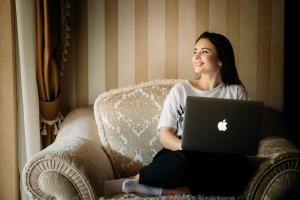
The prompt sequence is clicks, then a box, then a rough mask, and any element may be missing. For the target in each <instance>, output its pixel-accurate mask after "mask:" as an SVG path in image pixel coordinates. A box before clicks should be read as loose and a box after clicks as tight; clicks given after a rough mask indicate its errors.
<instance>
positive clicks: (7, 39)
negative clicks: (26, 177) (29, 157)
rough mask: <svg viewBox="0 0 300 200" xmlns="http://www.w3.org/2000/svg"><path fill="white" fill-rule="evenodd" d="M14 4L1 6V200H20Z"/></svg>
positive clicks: (5, 2) (3, 0)
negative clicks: (17, 152)
mask: <svg viewBox="0 0 300 200" xmlns="http://www.w3.org/2000/svg"><path fill="white" fill-rule="evenodd" d="M12 16H13V15H12V1H11V0H2V1H1V4H0V27H1V29H0V44H1V45H0V61H1V62H0V110H1V112H0V177H1V178H0V191H1V192H0V199H19V189H18V178H19V177H18V173H17V154H16V141H17V138H16V92H15V67H14V64H15V63H14V53H13V52H14V48H13V47H14V42H13V38H14V37H13V22H14V18H13V17H12Z"/></svg>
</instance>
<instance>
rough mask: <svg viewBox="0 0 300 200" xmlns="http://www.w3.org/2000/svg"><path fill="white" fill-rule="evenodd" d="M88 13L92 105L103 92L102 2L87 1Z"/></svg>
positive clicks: (89, 72) (103, 16)
mask: <svg viewBox="0 0 300 200" xmlns="http://www.w3.org/2000/svg"><path fill="white" fill-rule="evenodd" d="M88 11H89V12H88V84H89V85H88V87H89V89H88V92H89V96H88V99H89V104H92V103H94V100H95V99H96V97H97V96H98V95H99V94H100V93H102V92H104V91H105V15H104V13H105V10H104V0H89V1H88Z"/></svg>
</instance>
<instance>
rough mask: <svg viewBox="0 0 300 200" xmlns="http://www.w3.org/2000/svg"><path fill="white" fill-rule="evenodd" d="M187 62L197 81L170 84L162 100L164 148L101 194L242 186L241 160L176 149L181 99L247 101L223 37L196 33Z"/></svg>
mask: <svg viewBox="0 0 300 200" xmlns="http://www.w3.org/2000/svg"><path fill="white" fill-rule="evenodd" d="M192 62H193V65H194V70H195V72H196V73H198V74H200V78H199V79H197V80H192V81H189V80H184V81H181V82H179V83H177V84H175V85H174V86H173V87H172V88H171V90H170V92H169V94H168V96H167V98H166V99H165V101H164V105H163V109H162V113H161V116H160V120H159V123H158V127H157V130H158V131H159V135H160V142H161V144H162V145H163V147H164V148H163V149H162V150H161V151H159V152H158V153H157V154H156V156H155V157H154V159H153V161H152V163H150V164H149V165H148V166H146V167H144V168H143V169H141V171H140V173H139V174H137V175H135V176H133V177H129V178H128V179H118V180H111V181H106V182H105V183H104V193H106V196H111V195H113V194H115V193H120V192H124V193H130V192H136V193H143V194H148V195H149V194H150V195H157V196H159V195H171V194H189V193H191V194H213V195H216V194H218V195H233V194H236V192H239V191H241V190H242V188H243V186H244V185H245V184H246V182H247V180H248V178H249V176H250V174H249V172H251V169H250V163H249V161H248V159H247V158H245V157H240V156H234V158H233V157H229V156H222V157H220V155H215V154H207V153H200V152H191V151H182V150H181V139H180V138H181V136H182V134H184V133H182V125H183V124H182V122H183V118H184V111H185V99H186V96H203V97H214V98H226V99H243V100H247V99H249V98H248V95H247V92H246V90H245V88H244V85H243V84H242V82H241V81H240V79H239V77H238V74H237V70H236V66H235V61H234V53H233V48H232V46H231V44H230V42H229V40H228V39H227V38H226V37H225V36H223V35H221V34H217V33H209V32H204V33H203V34H201V35H200V36H199V38H198V39H197V40H196V44H195V48H194V51H193V56H192ZM203 134H205V133H203ZM245 172H247V174H245ZM234 177H235V178H234Z"/></svg>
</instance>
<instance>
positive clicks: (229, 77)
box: [196, 32, 245, 88]
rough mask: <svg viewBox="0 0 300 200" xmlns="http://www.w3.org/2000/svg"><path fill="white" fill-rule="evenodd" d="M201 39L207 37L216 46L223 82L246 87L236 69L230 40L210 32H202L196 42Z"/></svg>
mask: <svg viewBox="0 0 300 200" xmlns="http://www.w3.org/2000/svg"><path fill="white" fill-rule="evenodd" d="M200 39H207V40H209V41H210V42H211V43H213V45H214V46H215V48H216V50H217V55H218V58H219V60H220V61H221V63H222V67H221V77H222V81H223V83H224V84H225V85H241V86H243V87H244V88H245V86H244V84H243V83H242V81H241V80H240V79H239V76H238V73H237V70H236V65H235V60H234V52H233V48H232V45H231V43H230V41H229V40H228V39H227V38H226V37H225V36H224V35H221V34H218V33H210V32H204V33H202V34H201V35H200V36H199V37H198V39H197V40H196V43H197V42H198V41H199V40H200Z"/></svg>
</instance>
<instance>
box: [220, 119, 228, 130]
mask: <svg viewBox="0 0 300 200" xmlns="http://www.w3.org/2000/svg"><path fill="white" fill-rule="evenodd" d="M218 129H219V131H226V130H227V122H226V119H224V120H223V121H221V122H219V123H218Z"/></svg>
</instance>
